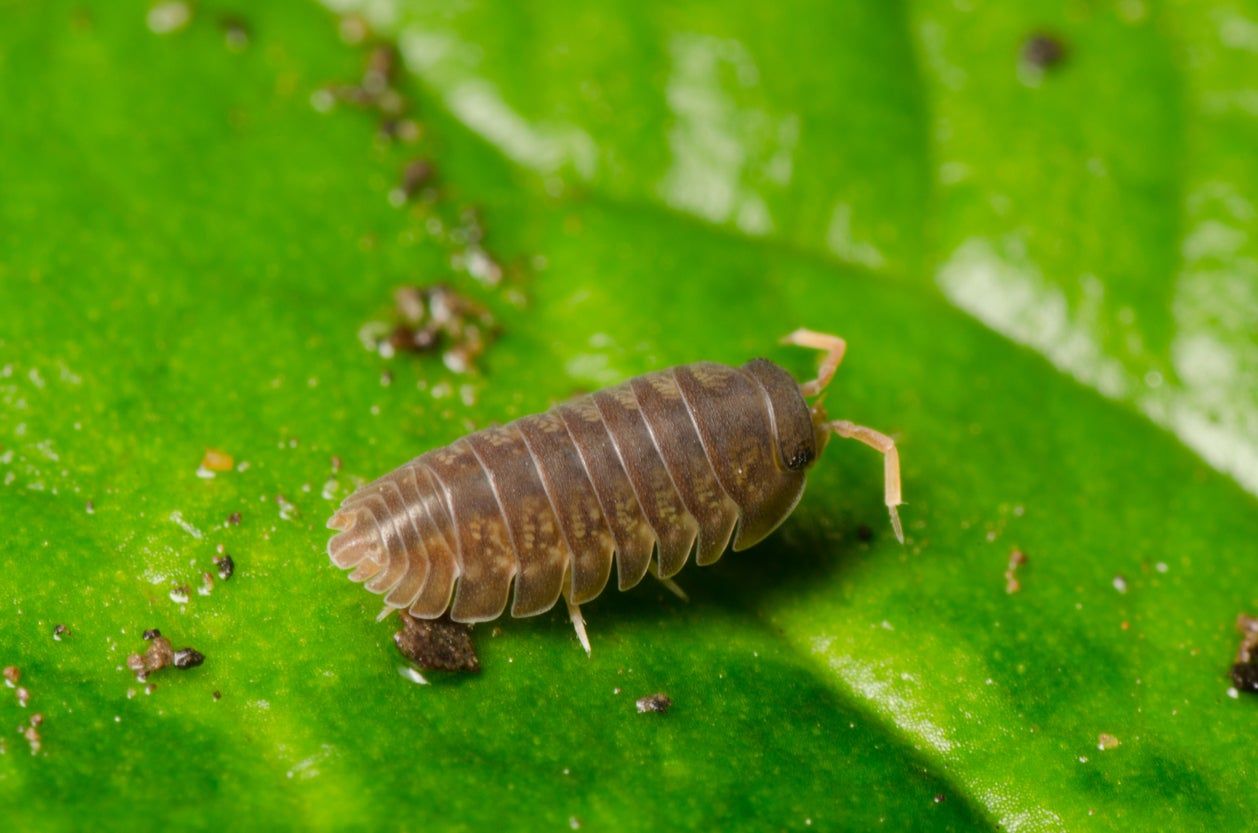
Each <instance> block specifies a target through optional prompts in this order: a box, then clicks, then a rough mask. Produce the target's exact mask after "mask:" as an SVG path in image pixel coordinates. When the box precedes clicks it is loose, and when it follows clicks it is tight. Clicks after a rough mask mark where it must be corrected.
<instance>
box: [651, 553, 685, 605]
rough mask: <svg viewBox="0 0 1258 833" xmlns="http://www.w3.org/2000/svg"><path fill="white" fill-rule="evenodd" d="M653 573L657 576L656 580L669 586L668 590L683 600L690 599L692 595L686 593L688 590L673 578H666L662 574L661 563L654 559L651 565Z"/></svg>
mask: <svg viewBox="0 0 1258 833" xmlns="http://www.w3.org/2000/svg"><path fill="white" fill-rule="evenodd" d="M650 571H651V575H653V576H655V580H656V581H658V582H659V583H660V584H662V585H664V586H665V587H666V588H668V592H670V593H672V594H673V595H674V596H676V597H677V598H679V599H681V600H682V601H683V602H688V601H690V597H689V596H687V595H686V591H685V590H682V589H681V585H680V584H678V583H677V582H675V581H673V580H672V579H671V578H664V577H663V576H662V575H660V565H659V562H658V561H655V560H652V561H651V567H650Z"/></svg>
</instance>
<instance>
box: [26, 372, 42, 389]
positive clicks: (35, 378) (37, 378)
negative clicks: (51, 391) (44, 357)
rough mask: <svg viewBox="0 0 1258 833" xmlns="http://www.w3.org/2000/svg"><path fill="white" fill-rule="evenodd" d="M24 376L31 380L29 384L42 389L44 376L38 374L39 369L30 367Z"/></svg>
mask: <svg viewBox="0 0 1258 833" xmlns="http://www.w3.org/2000/svg"><path fill="white" fill-rule="evenodd" d="M26 378H28V379H30V380H31V384H32V385H34V386H35V387H37V388H40V389H42V388H43V387H44V385H45V382H44V377H43V376H41V375H40V373H39V370H38V369H36V368H34V367H32V368H31V369H30V372H28V373H27V374H26Z"/></svg>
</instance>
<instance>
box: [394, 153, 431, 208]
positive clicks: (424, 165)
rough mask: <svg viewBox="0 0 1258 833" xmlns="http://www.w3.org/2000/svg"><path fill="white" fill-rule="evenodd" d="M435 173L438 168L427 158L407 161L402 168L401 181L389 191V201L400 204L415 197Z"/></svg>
mask: <svg viewBox="0 0 1258 833" xmlns="http://www.w3.org/2000/svg"><path fill="white" fill-rule="evenodd" d="M435 173H436V168H435V167H433V164H432V162H429V161H428V160H427V159H412V160H411V161H410V162H407V163H406V167H405V168H403V169H402V180H401V182H399V183H398V186H397V187H396V188H394V189H393V190H392V191H390V192H389V202H391V203H393V204H394V205H399V206H400V205H404V204H406V203H408V202H410V201H411V200H413V199H415V195H416V194H418V193H419V192H420V189H422V188H423V187H424V186H425V185H428V184H429V183H430V182H432V179H433V175H434V174H435Z"/></svg>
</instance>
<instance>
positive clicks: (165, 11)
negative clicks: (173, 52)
mask: <svg viewBox="0 0 1258 833" xmlns="http://www.w3.org/2000/svg"><path fill="white" fill-rule="evenodd" d="M191 20H192V8H191V7H190V6H189V5H188V4H187V3H184V2H179V0H168V2H165V3H158V4H157V5H156V6H154V7H153V8H151V9H149V13H148V18H147V22H148V27H149V30H150V31H152V32H153V33H154V34H157V35H169V34H170V33H172V32H178V31H179V30H180V29H182V28H184V27H185V26H187V25H188V23H189V21H191Z"/></svg>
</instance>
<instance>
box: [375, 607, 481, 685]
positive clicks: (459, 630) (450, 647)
mask: <svg viewBox="0 0 1258 833" xmlns="http://www.w3.org/2000/svg"><path fill="white" fill-rule="evenodd" d="M398 616H399V617H400V618H401V620H402V629H401V630H400V631H398V632H397V633H395V634H393V641H394V642H395V643H396V644H397V647H398V650H399V651H401V652H402V656H404V657H406V658H407V659H409V660H410V661H411V662H413V663H415V664H416V665H418V666H419V667H420V668H423V669H425V670H433V671H480V659H479V658H478V657H477V656H476V646H475V645H473V644H472V631H471V629H470V628H469V627H468V626H467V625H463V624H459V623H458V622H453V621H451V620H450V619H449V618H447V617H444V616H443V617H441V618H440V619H416V618H415V617H414V616H411V615H410V614H409V613H407V612H406V611H404V610H399V611H398Z"/></svg>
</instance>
